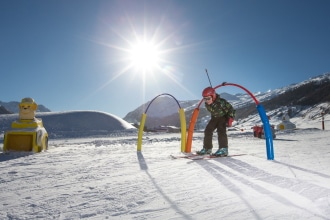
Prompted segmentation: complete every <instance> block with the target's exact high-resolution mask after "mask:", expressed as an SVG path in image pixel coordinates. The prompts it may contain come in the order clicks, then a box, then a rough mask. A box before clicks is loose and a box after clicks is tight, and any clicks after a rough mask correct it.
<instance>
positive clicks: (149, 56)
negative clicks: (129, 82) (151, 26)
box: [130, 42, 159, 71]
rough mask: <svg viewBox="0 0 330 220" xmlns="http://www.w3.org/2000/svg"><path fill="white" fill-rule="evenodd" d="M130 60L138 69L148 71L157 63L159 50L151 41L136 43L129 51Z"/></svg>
mask: <svg viewBox="0 0 330 220" xmlns="http://www.w3.org/2000/svg"><path fill="white" fill-rule="evenodd" d="M130 61H131V63H132V65H133V66H134V67H136V68H137V69H138V70H143V71H150V70H152V69H153V68H155V67H157V66H158V65H159V50H158V48H157V46H155V45H154V44H152V43H148V42H140V43H137V44H136V45H133V46H132V49H131V51H130Z"/></svg>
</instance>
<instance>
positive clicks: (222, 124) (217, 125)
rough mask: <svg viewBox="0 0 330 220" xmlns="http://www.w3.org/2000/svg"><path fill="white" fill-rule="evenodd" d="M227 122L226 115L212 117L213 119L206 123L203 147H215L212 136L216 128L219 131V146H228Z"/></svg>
mask: <svg viewBox="0 0 330 220" xmlns="http://www.w3.org/2000/svg"><path fill="white" fill-rule="evenodd" d="M226 123H227V118H225V117H211V120H210V121H209V123H208V124H207V125H206V127H205V130H204V143H203V144H204V146H203V148H205V149H212V148H213V144H212V137H213V132H214V130H215V129H217V133H218V144H219V148H223V147H224V148H227V147H228V138H227V128H226Z"/></svg>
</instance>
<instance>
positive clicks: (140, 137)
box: [137, 93, 186, 152]
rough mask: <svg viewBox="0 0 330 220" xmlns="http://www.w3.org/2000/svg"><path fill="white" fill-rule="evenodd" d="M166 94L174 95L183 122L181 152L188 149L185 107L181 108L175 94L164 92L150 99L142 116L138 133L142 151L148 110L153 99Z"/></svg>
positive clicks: (181, 122)
mask: <svg viewBox="0 0 330 220" xmlns="http://www.w3.org/2000/svg"><path fill="white" fill-rule="evenodd" d="M164 95H166V96H170V97H172V98H173V99H174V100H175V101H176V103H177V104H178V107H179V117H180V124H181V152H185V150H186V116H185V113H184V109H183V108H181V106H180V103H179V102H178V100H177V99H176V98H175V97H174V96H172V95H171V94H168V93H163V94H160V95H158V96H156V97H155V98H153V99H152V100H151V101H150V103H149V105H148V106H147V108H146V110H145V112H144V113H143V114H142V116H141V120H140V126H139V133H138V141H137V151H141V149H142V136H143V129H144V125H145V121H146V119H147V111H148V109H149V107H150V105H151V104H152V103H153V101H155V100H156V99H157V98H158V97H160V96H164Z"/></svg>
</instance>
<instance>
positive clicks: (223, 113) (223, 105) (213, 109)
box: [205, 94, 235, 118]
mask: <svg viewBox="0 0 330 220" xmlns="http://www.w3.org/2000/svg"><path fill="white" fill-rule="evenodd" d="M205 108H206V109H207V110H208V111H209V112H210V113H211V116H212V117H226V118H235V109H234V108H233V106H232V105H231V104H230V103H229V102H227V100H225V99H223V98H220V95H219V94H216V99H215V101H213V102H212V104H211V105H208V104H207V103H206V102H205Z"/></svg>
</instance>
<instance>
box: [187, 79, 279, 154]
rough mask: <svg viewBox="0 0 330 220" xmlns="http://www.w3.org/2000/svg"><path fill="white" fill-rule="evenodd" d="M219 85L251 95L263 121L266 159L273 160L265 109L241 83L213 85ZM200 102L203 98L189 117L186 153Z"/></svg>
mask: <svg viewBox="0 0 330 220" xmlns="http://www.w3.org/2000/svg"><path fill="white" fill-rule="evenodd" d="M221 86H236V87H238V88H241V89H243V90H244V91H245V92H246V93H248V94H249V95H250V96H251V98H252V99H253V101H254V102H255V103H256V107H257V110H258V113H259V116H260V118H261V121H262V123H263V127H264V131H265V140H266V151H267V159H268V160H274V150H273V135H272V132H271V128H270V124H269V120H268V117H267V115H266V112H265V109H264V108H263V106H262V105H261V104H260V103H259V101H258V100H257V99H256V97H255V96H254V95H253V94H252V93H251V92H250V91H249V90H247V89H246V88H245V87H243V86H241V85H238V84H235V83H226V82H224V83H222V84H220V85H218V86H216V87H214V89H217V88H219V87H221ZM202 102H203V99H202V100H201V101H200V102H199V104H198V106H197V108H195V109H194V111H193V114H192V116H191V119H190V123H189V127H188V135H187V141H186V151H185V152H187V153H190V152H191V145H192V136H193V132H194V128H195V124H196V120H197V117H198V114H199V107H200V105H201V104H202Z"/></svg>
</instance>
